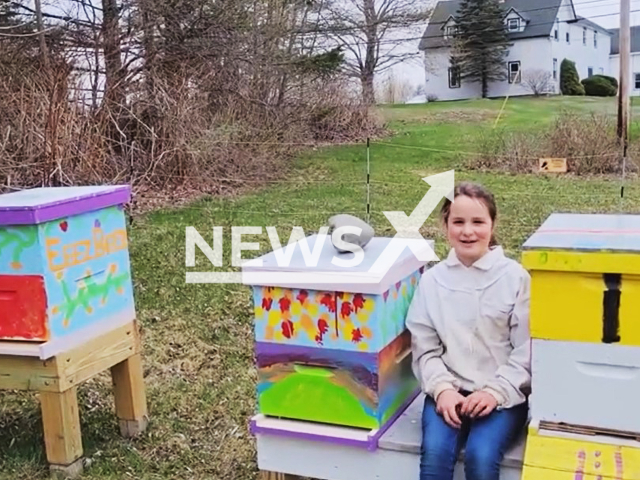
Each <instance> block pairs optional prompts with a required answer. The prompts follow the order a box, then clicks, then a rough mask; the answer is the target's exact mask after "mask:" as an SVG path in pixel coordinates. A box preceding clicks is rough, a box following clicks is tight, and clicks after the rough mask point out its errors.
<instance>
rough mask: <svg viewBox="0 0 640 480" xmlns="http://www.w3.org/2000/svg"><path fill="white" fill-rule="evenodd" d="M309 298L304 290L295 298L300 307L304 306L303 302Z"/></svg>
mask: <svg viewBox="0 0 640 480" xmlns="http://www.w3.org/2000/svg"><path fill="white" fill-rule="evenodd" d="M308 296H309V293H308V292H307V291H306V290H300V293H299V294H298V296H297V297H296V298H297V299H298V301H299V302H300V304H301V305H304V302H305V300H306V299H307V297H308Z"/></svg>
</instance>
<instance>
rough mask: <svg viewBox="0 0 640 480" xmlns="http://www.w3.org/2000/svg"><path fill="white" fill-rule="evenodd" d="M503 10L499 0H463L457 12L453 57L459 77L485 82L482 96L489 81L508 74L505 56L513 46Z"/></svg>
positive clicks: (486, 91) (502, 78)
mask: <svg viewBox="0 0 640 480" xmlns="http://www.w3.org/2000/svg"><path fill="white" fill-rule="evenodd" d="M504 14H505V12H504V10H503V9H502V7H501V6H500V3H498V0H462V2H461V4H460V8H459V9H458V14H457V16H456V25H457V34H456V42H455V47H454V49H453V54H452V58H451V63H452V65H454V66H456V67H458V71H459V73H460V78H461V79H462V80H470V81H472V82H480V83H481V84H482V97H483V98H486V97H487V95H488V93H489V83H490V82H492V81H502V80H505V79H506V78H507V66H506V63H505V57H506V55H507V53H508V48H509V47H510V46H511V44H510V43H509V37H508V33H507V29H506V26H505V24H504Z"/></svg>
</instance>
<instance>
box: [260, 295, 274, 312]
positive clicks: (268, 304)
mask: <svg viewBox="0 0 640 480" xmlns="http://www.w3.org/2000/svg"><path fill="white" fill-rule="evenodd" d="M272 303H273V298H267V297H262V308H264V309H265V310H267V311H269V310H271V304H272Z"/></svg>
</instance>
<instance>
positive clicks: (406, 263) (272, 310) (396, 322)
mask: <svg viewBox="0 0 640 480" xmlns="http://www.w3.org/2000/svg"><path fill="white" fill-rule="evenodd" d="M307 241H308V243H309V248H310V250H309V252H311V251H314V248H313V246H314V245H316V242H318V241H322V237H319V236H312V237H309V238H308V239H307ZM389 245H390V239H386V238H378V237H377V238H374V239H372V241H371V242H370V243H369V244H368V245H367V247H366V248H365V255H364V258H363V259H362V261H361V262H360V264H359V265H357V266H354V267H350V268H344V267H338V266H336V265H335V264H333V263H332V259H333V258H334V257H340V258H342V259H343V260H344V259H348V258H349V257H348V256H347V257H345V256H343V255H338V254H337V251H336V250H335V249H334V247H333V246H332V244H331V241H330V239H329V238H328V237H327V238H325V239H324V242H323V244H322V248H321V249H320V248H319V249H318V250H317V252H319V253H318V257H317V258H316V260H315V261H312V262H310V263H311V264H313V266H312V267H308V268H307V267H305V265H306V263H305V260H304V258H303V254H302V253H301V252H302V250H301V249H300V248H298V247H299V244H298V245H297V246H296V249H295V251H294V253H293V255H292V258H291V261H290V262H288V264H287V265H286V266H282V267H280V266H278V265H277V261H276V259H275V256H274V252H272V253H270V254H269V255H266V256H264V257H260V258H259V259H257V262H259V263H261V265H260V266H256V265H257V264H255V263H254V264H252V262H248V263H247V264H246V265H245V266H244V272H243V274H244V275H245V279H244V283H246V284H249V285H251V286H252V287H253V299H254V310H255V338H256V358H257V367H258V377H259V379H258V404H259V411H260V413H262V414H264V415H268V416H275V417H284V418H292V419H299V420H307V421H315V422H323V423H330V424H337V425H345V426H351V427H359V428H370V429H376V428H381V427H382V426H383V425H384V424H385V423H386V422H387V421H388V420H389V419H390V418H392V417H393V416H394V414H396V413H397V412H398V411H399V410H400V409H401V408H402V407H403V405H404V404H405V403H406V402H408V401H410V400H411V399H412V398H413V397H414V395H415V393H416V392H417V388H418V383H417V381H416V379H415V378H414V376H413V373H412V371H411V337H410V335H409V332H408V330H406V328H405V316H406V313H407V310H408V308H409V304H410V302H411V299H412V297H413V294H414V292H415V290H416V288H417V286H418V282H419V280H420V276H421V274H422V272H423V271H424V268H425V266H426V265H427V264H428V261H424V260H420V259H419V258H418V257H417V256H416V255H414V253H413V252H412V250H410V249H409V248H405V249H404V251H402V252H397V251H395V252H393V251H389V250H385V249H387V248H389ZM429 245H430V246H428V247H427V250H429V251H430V250H431V248H432V242H431V243H430V244H429ZM383 252H385V253H386V254H387V255H388V256H387V257H384V258H387V259H391V260H390V261H388V262H387V263H386V265H379V264H377V263H376V259H379V258H382V257H381V255H382V254H383ZM425 253H426V252H425ZM346 255H352V254H346ZM394 259H395V260H394ZM378 267H380V268H378ZM387 267H388V268H387Z"/></svg>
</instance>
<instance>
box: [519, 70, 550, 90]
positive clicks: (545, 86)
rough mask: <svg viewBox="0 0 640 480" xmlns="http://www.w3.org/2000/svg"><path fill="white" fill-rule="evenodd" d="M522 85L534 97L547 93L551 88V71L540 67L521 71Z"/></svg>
mask: <svg viewBox="0 0 640 480" xmlns="http://www.w3.org/2000/svg"><path fill="white" fill-rule="evenodd" d="M522 76H523V82H522V83H523V85H524V86H525V87H526V88H527V89H529V90H530V91H531V93H533V94H534V95H535V96H536V97H538V96H540V95H542V94H544V93H549V90H550V88H551V72H549V71H548V70H542V69H531V70H526V71H524V72H523V75H522Z"/></svg>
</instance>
